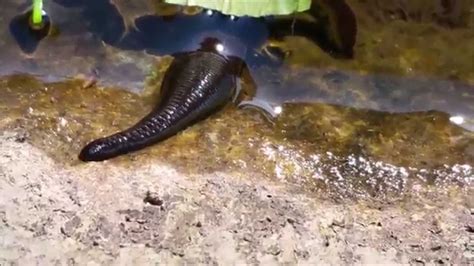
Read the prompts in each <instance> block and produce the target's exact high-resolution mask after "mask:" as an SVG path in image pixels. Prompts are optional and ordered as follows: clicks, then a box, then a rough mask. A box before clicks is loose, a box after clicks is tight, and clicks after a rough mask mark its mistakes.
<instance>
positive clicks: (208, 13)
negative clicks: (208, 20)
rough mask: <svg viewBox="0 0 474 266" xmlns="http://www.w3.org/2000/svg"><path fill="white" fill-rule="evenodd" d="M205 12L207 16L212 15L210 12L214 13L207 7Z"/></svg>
mask: <svg viewBox="0 0 474 266" xmlns="http://www.w3.org/2000/svg"><path fill="white" fill-rule="evenodd" d="M206 14H207V15H208V16H212V14H214V12H212V10H210V9H208V10H207V11H206Z"/></svg>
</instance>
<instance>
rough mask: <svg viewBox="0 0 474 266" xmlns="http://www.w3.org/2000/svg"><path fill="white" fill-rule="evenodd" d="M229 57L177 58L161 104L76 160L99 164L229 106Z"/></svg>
mask: <svg viewBox="0 0 474 266" xmlns="http://www.w3.org/2000/svg"><path fill="white" fill-rule="evenodd" d="M234 70H235V69H234V68H233V64H231V62H230V60H229V58H227V57H225V56H223V55H221V54H219V53H217V52H213V51H206V50H199V51H195V52H190V53H184V54H180V55H177V56H176V58H175V59H174V61H173V62H172V64H171V66H170V67H169V69H168V70H167V72H166V74H165V77H164V80H163V84H162V98H161V101H160V104H159V105H158V106H157V107H156V108H155V109H154V110H153V111H152V112H151V113H150V114H148V115H147V116H146V117H145V118H143V119H142V120H141V121H140V122H138V123H137V124H136V125H134V126H132V127H131V128H129V129H126V130H124V131H122V132H119V133H116V134H113V135H111V136H108V137H105V138H101V139H97V140H95V141H92V142H91V143H89V144H88V145H86V146H85V147H84V148H83V150H82V151H81V153H80V155H79V158H80V159H81V160H83V161H102V160H106V159H110V158H112V157H116V156H118V155H122V154H125V153H128V152H132V151H136V150H139V149H142V148H144V147H147V146H150V145H152V144H154V143H157V142H159V141H162V140H164V139H166V138H168V137H170V136H173V135H175V134H176V133H178V132H179V131H181V130H183V129H185V128H186V127H188V126H190V125H192V124H194V123H196V122H197V121H199V120H201V119H204V118H206V117H208V116H209V115H210V114H212V113H213V112H215V111H216V110H217V109H219V108H221V107H223V106H224V105H225V104H226V103H228V102H229V101H230V100H231V98H232V96H233V95H234V93H235V87H236V76H235V72H234Z"/></svg>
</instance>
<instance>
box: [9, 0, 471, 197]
mask: <svg viewBox="0 0 474 266" xmlns="http://www.w3.org/2000/svg"><path fill="white" fill-rule="evenodd" d="M348 2H349V3H350V4H351V7H352V8H353V9H354V12H355V13H356V15H357V17H358V23H359V24H358V26H359V30H358V34H359V35H358V41H357V44H356V49H355V58H354V59H352V60H341V59H335V58H332V57H330V56H329V55H327V53H325V52H324V51H322V50H321V49H320V48H319V47H318V46H317V45H314V44H313V43H311V42H307V41H306V40H304V39H303V38H300V37H290V38H288V39H286V40H285V41H284V42H282V43H279V44H278V45H279V46H280V47H282V48H283V49H292V50H293V51H292V52H291V55H290V57H289V58H287V59H286V61H285V64H284V65H283V66H281V67H274V66H270V67H266V66H260V65H259V66H258V67H254V68H251V71H250V72H251V75H252V77H253V78H254V82H255V84H256V85H257V91H256V97H255V98H254V99H253V103H254V104H257V105H259V106H260V107H261V108H264V109H265V110H266V115H263V113H262V112H261V111H255V110H248V109H237V108H235V107H232V106H229V107H228V108H226V109H225V110H224V111H222V112H220V113H217V114H215V115H214V116H212V117H211V118H209V119H208V120H206V121H203V122H202V123H199V124H197V125H195V126H193V127H191V128H189V129H187V130H185V131H184V132H183V133H181V134H178V135H177V136H176V137H173V138H171V139H169V140H166V141H164V142H162V143H160V144H158V145H155V146H154V147H152V148H149V149H145V150H143V151H140V152H137V153H134V154H131V155H128V156H123V157H121V158H117V159H114V160H112V161H111V162H114V163H117V164H118V165H123V166H126V167H131V166H134V167H138V166H139V164H140V165H142V164H146V163H147V162H150V161H151V162H155V161H161V162H165V163H168V164H171V165H173V166H175V167H177V168H179V169H180V170H181V171H186V172H190V173H202V172H214V171H229V172H234V173H236V174H239V173H240V174H242V176H243V177H246V176H247V177H246V178H250V177H248V176H252V174H253V173H256V174H263V175H264V176H266V177H267V178H269V179H271V180H274V181H275V182H277V183H288V184H295V185H297V186H301V187H303V188H304V189H305V190H307V191H309V192H310V193H317V194H326V193H327V194H328V195H330V196H333V197H336V198H340V197H360V198H364V197H380V198H386V197H400V196H403V195H405V194H410V193H416V192H418V191H422V190H424V189H428V190H429V189H430V188H437V189H439V190H440V191H444V190H448V189H449V188H450V187H453V186H454V187H460V188H467V189H469V188H470V187H471V186H472V182H473V181H474V180H473V179H474V170H473V169H472V166H473V165H474V133H473V132H474V110H473V109H474V66H473V64H474V63H473V62H474V57H473V56H474V48H473V47H471V46H472V45H468V44H467V43H472V42H473V41H474V33H473V32H474V31H473V27H474V25H473V22H472V21H473V18H472V17H474V15H473V14H472V10H471V11H470V12H471V13H469V12H468V15H469V14H470V16H469V17H468V19H465V18H463V19H462V20H459V21H460V22H459V25H458V24H453V25H449V26H446V25H445V24H443V23H440V22H439V21H438V20H435V19H434V18H432V19H430V18H426V17H424V16H422V17H421V18H422V19H421V18H418V17H416V16H415V19H411V17H408V18H406V19H405V20H401V19H399V18H397V17H396V16H394V17H393V18H391V19H382V20H381V19H380V18H379V17H378V15H380V14H379V13H376V14H374V13H373V12H374V11H373V10H372V9H371V8H370V5H369V4H363V2H362V1H348ZM375 2H376V1H375ZM375 2H374V3H375ZM392 2H395V1H392ZM413 2H416V1H413ZM61 3H62V5H60V4H58V2H56V1H48V2H47V7H46V8H47V9H48V10H49V12H50V15H51V16H52V17H53V22H54V23H55V25H56V26H57V28H58V29H57V33H56V34H55V35H54V36H51V37H50V38H47V39H45V40H44V41H42V42H41V43H40V45H39V46H38V48H37V50H36V52H35V53H34V54H32V55H26V54H24V53H23V52H22V51H21V50H20V49H19V48H18V47H17V46H16V44H15V42H14V40H13V38H12V37H11V36H10V34H9V33H8V28H7V27H6V26H5V25H8V23H9V21H10V20H11V18H12V17H13V16H14V15H15V14H18V12H20V11H22V10H23V9H24V5H21V4H20V1H11V2H10V4H9V5H7V6H5V7H2V10H0V23H1V25H4V26H2V28H1V32H2V36H7V37H6V38H2V39H1V40H0V45H1V47H2V49H0V60H1V61H2V65H1V66H0V74H1V75H2V76H3V78H2V79H1V80H0V95H1V97H0V108H1V110H2V116H0V118H1V120H0V121H1V123H0V125H1V127H2V128H9V129H13V130H16V131H18V132H19V134H20V136H23V137H20V138H19V141H23V140H27V141H29V142H31V143H33V144H35V145H37V146H39V147H41V148H42V149H44V150H46V151H47V152H48V153H49V154H50V155H51V156H53V157H54V158H55V159H57V160H59V161H65V162H67V163H69V164H73V165H74V164H78V163H79V162H78V161H77V159H76V156H77V153H78V151H79V150H80V148H81V147H82V145H84V144H85V143H86V142H87V141H89V140H91V139H94V138H96V137H99V136H103V135H106V134H109V133H112V132H115V131H117V130H119V129H123V128H125V127H127V126H129V125H131V124H133V123H134V122H135V121H137V120H138V119H139V118H141V117H142V116H143V115H144V114H145V113H146V112H147V111H148V110H150V109H151V107H152V106H153V103H154V102H155V101H156V99H155V98H154V95H156V94H155V92H156V90H157V88H158V87H159V83H160V80H161V78H162V75H163V73H164V71H165V70H166V67H167V65H168V64H169V62H170V60H171V58H170V57H160V56H157V55H156V54H153V53H146V52H145V51H143V50H137V49H132V50H130V49H128V50H127V49H119V48H117V47H113V46H111V45H108V44H106V43H104V42H103V41H102V40H101V38H99V37H98V36H95V35H94V34H92V33H91V31H90V27H89V26H90V25H87V21H83V20H81V19H82V18H83V17H82V16H83V15H82V13H81V9H80V8H78V7H67V5H65V4H64V3H67V1H64V2H61ZM96 3H99V2H96ZM113 3H114V4H115V5H116V6H117V7H118V10H120V12H121V13H122V14H125V15H126V19H125V22H126V23H125V24H124V25H123V27H124V28H129V27H134V24H133V19H131V18H135V17H139V16H141V15H144V14H148V15H149V14H150V13H151V14H153V13H155V12H150V11H149V9H150V7H149V6H147V5H146V4H143V3H141V2H140V1H138V2H137V1H135V2H134V3H135V4H136V6H133V7H129V6H127V5H126V4H124V2H123V1H114V2H113ZM374 3H372V4H374ZM141 4H143V5H141ZM391 8H392V6H391V5H387V9H389V10H391ZM410 8H412V7H410V6H405V7H404V9H402V10H411V9H410ZM463 8H467V7H463ZM470 8H471V9H472V8H474V7H472V6H471V7H470ZM160 10H161V9H160ZM380 12H381V14H384V16H387V15H386V14H385V13H383V12H382V11H380ZM387 12H388V11H387ZM408 14H411V13H410V12H408ZM460 14H464V13H463V12H461V13H460ZM453 16H454V15H453ZM383 18H386V17H383ZM454 18H456V17H455V16H454ZM454 18H451V20H453V21H457V20H455V19H454ZM375 21H377V22H378V23H377V24H374V22H375ZM465 21H467V22H465ZM463 23H465V24H463ZM420 32H423V38H420V35H419V34H420ZM109 37H110V36H109ZM112 37H113V38H112ZM112 37H111V38H112V39H114V38H115V37H116V36H112ZM448 37H455V38H454V39H452V38H448ZM471 59H473V60H471ZM447 69H449V71H447ZM13 73H23V74H27V75H13V76H12V74H13ZM31 75H33V76H37V78H33V77H31ZM95 82H97V83H95ZM104 86H105V87H104ZM243 86H244V87H245V88H248V87H250V86H249V84H247V83H245V84H244V85H243ZM113 88H115V90H114V89H113Z"/></svg>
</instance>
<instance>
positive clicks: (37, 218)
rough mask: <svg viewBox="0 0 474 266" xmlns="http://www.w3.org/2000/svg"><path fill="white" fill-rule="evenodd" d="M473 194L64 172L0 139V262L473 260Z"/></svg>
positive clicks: (14, 140)
mask: <svg viewBox="0 0 474 266" xmlns="http://www.w3.org/2000/svg"><path fill="white" fill-rule="evenodd" d="M471 192H472V191H464V192H459V191H451V192H448V193H437V192H436V191H432V192H429V193H427V194H424V195H422V196H413V197H412V198H407V199H404V200H402V201H394V202H374V201H370V200H368V201H363V202H362V201H359V202H339V203H335V202H330V201H327V200H320V199H318V198H316V197H310V196H308V195H307V194H304V193H300V192H299V191H298V190H297V189H292V188H291V187H289V186H288V185H278V184H269V183H268V182H266V181H264V180H263V179H262V180H259V178H258V177H255V176H254V177H249V178H248V179H244V178H235V177H233V176H232V175H229V174H225V173H215V174H212V175H204V176H203V175H199V176H197V175H196V176H186V175H183V174H181V173H179V172H177V171H175V170H174V169H172V168H170V167H168V166H165V165H159V164H154V165H140V166H137V167H135V168H134V169H129V168H124V167H119V166H117V165H114V164H113V163H111V162H105V163H90V164H80V165H76V166H65V165H63V164H60V163H58V162H55V161H53V160H52V159H50V158H48V156H47V155H46V154H45V153H44V152H43V151H41V150H38V149H37V148H35V147H33V146H32V145H30V144H28V143H27V142H24V141H23V139H21V138H19V137H18V136H16V134H15V133H12V132H2V134H1V137H0V236H1V237H0V265H9V264H16V265H33V264H35V265H37V264H56V265H85V264H87V265H95V264H103V265H146V264H150V263H156V262H160V263H166V264H182V263H193V264H194V263H205V264H211V263H212V264H216V263H217V264H220V265H230V264H242V263H246V264H275V263H289V264H296V263H300V264H310V263H311V264H312V263H327V264H332V265H340V264H352V263H363V264H369V263H435V264H443V263H455V264H469V263H472V262H473V259H474V235H473V226H474V223H473V215H474V208H473V207H474V205H473V204H472V197H469V196H472V193H471Z"/></svg>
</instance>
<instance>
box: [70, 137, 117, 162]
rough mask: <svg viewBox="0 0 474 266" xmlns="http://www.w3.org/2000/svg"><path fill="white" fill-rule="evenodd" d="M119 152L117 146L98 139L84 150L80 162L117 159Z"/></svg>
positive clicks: (80, 155)
mask: <svg viewBox="0 0 474 266" xmlns="http://www.w3.org/2000/svg"><path fill="white" fill-rule="evenodd" d="M117 151H118V147H117V145H113V144H112V143H110V142H109V141H107V140H106V139H97V140H94V141H92V142H91V143H89V144H87V145H86V146H85V147H84V148H83V149H82V151H81V153H80V154H79V160H81V161H84V162H89V161H96V162H97V161H103V160H107V159H110V158H112V157H115V156H116V154H117Z"/></svg>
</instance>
